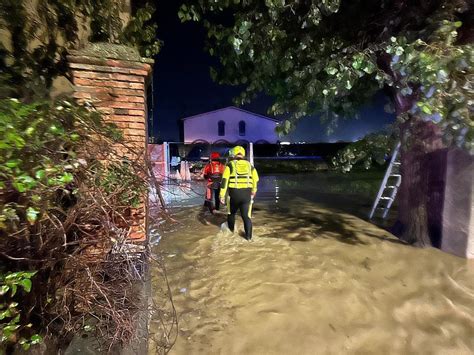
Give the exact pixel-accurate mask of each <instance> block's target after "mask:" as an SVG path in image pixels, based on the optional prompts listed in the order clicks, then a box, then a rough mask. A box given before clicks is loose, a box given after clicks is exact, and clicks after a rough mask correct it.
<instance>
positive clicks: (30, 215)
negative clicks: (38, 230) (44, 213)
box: [26, 207, 39, 225]
mask: <svg viewBox="0 0 474 355" xmlns="http://www.w3.org/2000/svg"><path fill="white" fill-rule="evenodd" d="M38 214H39V211H38V210H36V209H34V208H33V207H28V209H27V210H26V218H27V219H28V222H30V224H31V225H33V224H35V222H36V220H37V219H38Z"/></svg>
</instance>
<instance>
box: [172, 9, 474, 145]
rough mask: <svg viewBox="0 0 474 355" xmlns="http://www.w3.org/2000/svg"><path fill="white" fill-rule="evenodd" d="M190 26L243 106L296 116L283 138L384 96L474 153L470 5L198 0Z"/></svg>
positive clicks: (184, 15) (400, 112) (185, 14)
mask: <svg viewBox="0 0 474 355" xmlns="http://www.w3.org/2000/svg"><path fill="white" fill-rule="evenodd" d="M178 15H179V16H180V18H181V19H182V20H183V21H189V20H194V21H202V23H203V24H204V26H205V27H206V29H207V33H208V38H209V41H208V50H209V52H210V54H211V55H214V56H217V57H218V58H219V62H220V65H219V66H218V67H217V68H212V69H211V75H212V76H213V77H214V78H215V79H216V80H217V81H219V82H220V83H224V84H232V85H244V86H245V89H244V91H243V92H242V94H241V95H240V97H239V98H238V99H237V101H238V103H240V104H242V103H245V102H247V101H249V100H251V99H252V98H254V97H255V96H256V95H257V94H258V93H260V92H264V93H266V94H268V95H270V96H272V97H273V98H274V104H273V106H272V107H271V109H270V111H271V112H270V113H273V114H277V115H278V114H290V115H291V119H289V120H286V121H285V122H284V123H283V124H281V125H280V131H282V132H287V131H289V130H291V128H292V127H293V125H294V123H295V122H296V121H297V120H298V119H299V118H301V117H304V116H307V115H312V114H316V113H322V114H323V118H324V119H326V120H328V121H329V122H334V121H337V119H338V118H339V117H344V116H346V117H348V116H351V115H354V114H355V112H356V110H357V108H358V107H359V106H360V104H361V103H363V102H364V101H366V100H367V99H368V98H370V97H372V96H373V95H374V93H375V92H376V91H378V90H381V89H383V90H385V91H386V92H387V93H388V94H389V96H390V97H391V98H392V104H393V108H394V109H395V111H396V113H397V116H398V118H399V121H405V120H408V119H410V118H411V117H417V119H422V120H425V121H432V122H435V123H437V124H438V125H440V126H441V127H442V128H443V131H444V137H445V139H446V142H447V143H449V144H456V145H458V146H461V147H464V148H466V149H468V150H471V151H472V150H473V147H474V146H473V138H474V122H473V119H472V110H473V106H474V97H473V88H472V82H473V80H472V79H473V72H472V64H473V57H474V51H473V45H472V39H473V28H472V25H470V23H469V21H468V19H469V18H471V19H472V17H473V10H472V8H470V7H469V2H468V1H466V0H454V1H451V0H428V1H421V0H418V1H408V0H383V1H380V0H265V1H260V0H196V1H189V2H188V3H187V4H185V5H183V6H182V7H181V9H180V12H179V14H178Z"/></svg>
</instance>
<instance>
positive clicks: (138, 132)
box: [124, 128, 145, 137]
mask: <svg viewBox="0 0 474 355" xmlns="http://www.w3.org/2000/svg"><path fill="white" fill-rule="evenodd" d="M124 133H125V135H126V136H138V137H145V130H144V129H143V128H140V129H137V128H131V129H130V128H125V129H124Z"/></svg>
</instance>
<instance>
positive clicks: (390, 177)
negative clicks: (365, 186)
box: [369, 142, 402, 219]
mask: <svg viewBox="0 0 474 355" xmlns="http://www.w3.org/2000/svg"><path fill="white" fill-rule="evenodd" d="M400 165H401V162H400V142H398V143H397V146H396V147H395V149H394V151H393V154H392V158H391V159H390V164H389V166H388V168H387V171H386V172H385V176H384V178H383V181H382V185H380V189H379V192H378V194H377V198H376V199H375V202H374V205H373V206H372V210H371V211H370V214H369V219H372V218H373V217H374V214H375V211H377V210H381V211H383V213H382V218H383V219H385V218H386V217H387V214H388V211H389V210H390V207H392V204H393V201H395V197H396V196H397V191H398V188H399V187H400V184H401V183H402V175H401V173H400ZM383 202H386V204H385V205H382V203H383ZM379 205H380V206H379Z"/></svg>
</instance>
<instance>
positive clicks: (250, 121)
mask: <svg viewBox="0 0 474 355" xmlns="http://www.w3.org/2000/svg"><path fill="white" fill-rule="evenodd" d="M221 120H222V121H224V122H225V135H224V136H219V135H218V130H217V126H218V122H219V121H221ZM240 121H244V122H245V124H246V126H245V128H246V129H245V135H244V136H240V135H239V122H240ZM276 124H277V122H276V121H273V120H271V119H267V118H265V117H263V116H259V115H256V114H253V113H251V112H247V111H244V110H240V109H238V108H235V107H227V108H224V109H221V110H217V111H212V112H208V113H203V114H201V115H197V116H193V117H190V118H187V119H185V120H184V123H183V126H184V142H185V143H191V142H194V141H196V140H201V139H202V140H205V141H207V142H209V143H213V142H216V141H218V140H222V139H223V140H226V141H228V142H230V143H234V142H236V141H238V140H246V141H249V142H253V143H255V142H256V141H259V140H262V139H264V140H266V141H268V142H269V143H276V142H277V140H278V136H277V134H276V132H275V127H276Z"/></svg>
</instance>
